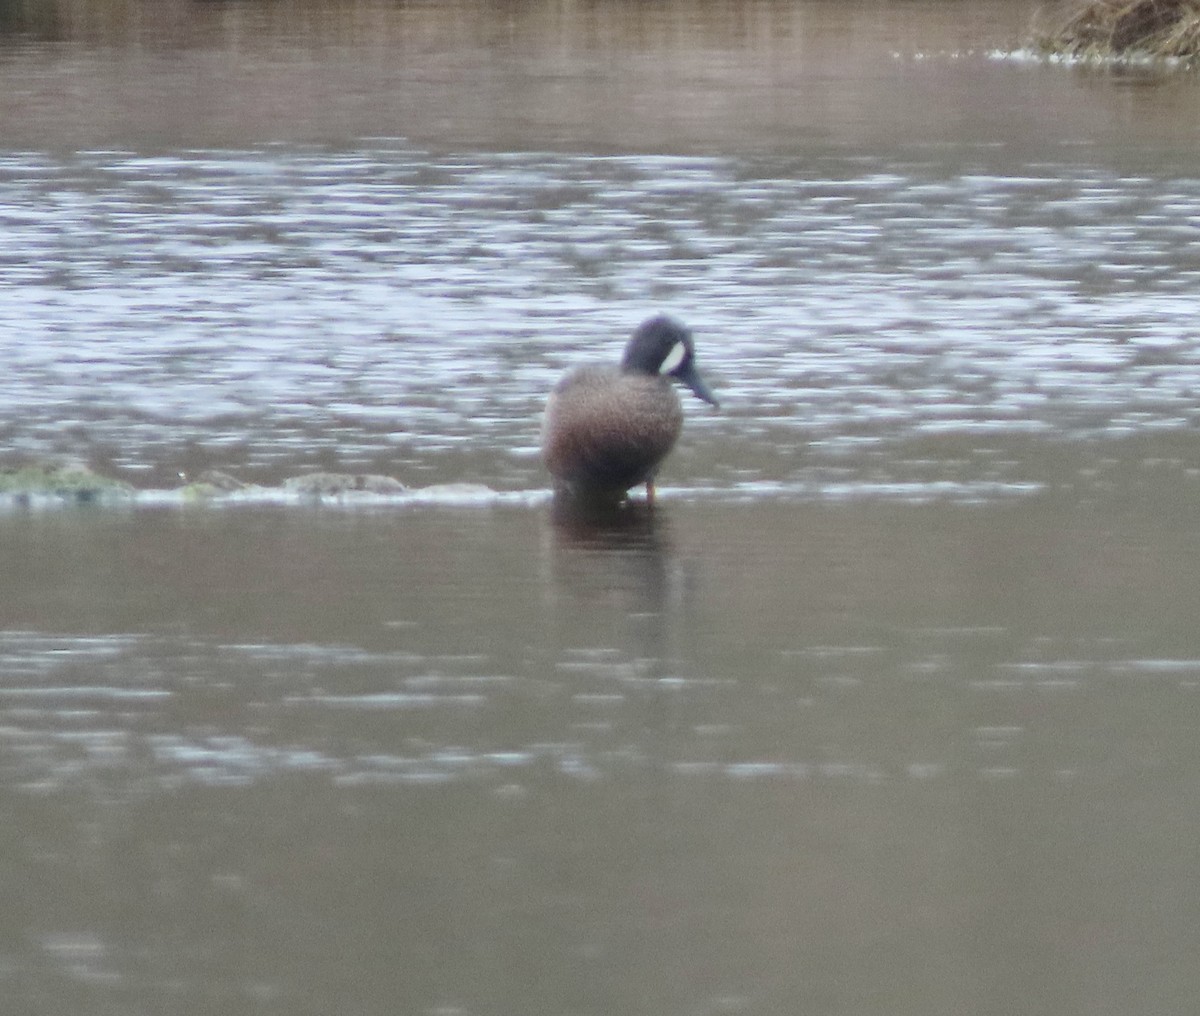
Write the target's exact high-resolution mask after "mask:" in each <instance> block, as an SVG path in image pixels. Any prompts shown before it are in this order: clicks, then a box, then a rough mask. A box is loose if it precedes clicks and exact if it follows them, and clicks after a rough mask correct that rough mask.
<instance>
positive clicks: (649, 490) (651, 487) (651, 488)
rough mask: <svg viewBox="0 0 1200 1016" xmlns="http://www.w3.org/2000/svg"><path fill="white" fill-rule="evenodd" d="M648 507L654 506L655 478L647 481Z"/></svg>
mask: <svg viewBox="0 0 1200 1016" xmlns="http://www.w3.org/2000/svg"><path fill="white" fill-rule="evenodd" d="M646 507H648V508H653V507H654V481H653V480H647V481H646Z"/></svg>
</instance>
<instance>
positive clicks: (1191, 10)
mask: <svg viewBox="0 0 1200 1016" xmlns="http://www.w3.org/2000/svg"><path fill="white" fill-rule="evenodd" d="M1034 40H1035V43H1036V45H1037V48H1038V49H1039V50H1040V51H1041V52H1042V53H1043V54H1045V55H1048V56H1056V57H1064V58H1068V59H1072V60H1078V61H1081V62H1086V63H1117V64H1119V63H1126V62H1130V61H1139V62H1144V61H1161V62H1163V63H1167V64H1177V65H1178V64H1182V65H1185V66H1189V67H1191V66H1195V65H1196V63H1197V60H1198V59H1200V0H1088V2H1084V3H1076V4H1073V5H1070V6H1068V7H1066V8H1062V7H1060V8H1057V9H1056V13H1054V14H1043V15H1041V17H1040V18H1039V25H1038V26H1037V27H1036V28H1035V30H1034Z"/></svg>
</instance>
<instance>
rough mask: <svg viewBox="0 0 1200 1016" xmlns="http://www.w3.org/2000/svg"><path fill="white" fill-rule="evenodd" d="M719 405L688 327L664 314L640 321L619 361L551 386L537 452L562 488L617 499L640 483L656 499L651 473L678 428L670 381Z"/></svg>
mask: <svg viewBox="0 0 1200 1016" xmlns="http://www.w3.org/2000/svg"><path fill="white" fill-rule="evenodd" d="M675 382H678V383H679V384H681V385H683V386H684V387H686V388H688V389H690V390H691V391H692V392H693V393H694V394H695V395H696V397H697V398H699V399H701V400H702V401H704V402H707V403H709V404H710V405H712V406H717V405H718V403H717V400H716V397H715V396H714V395H713V393H712V392H711V391H710V390H709V388H708V385H707V384H705V382H704V379H703V378H702V377H701V376H700V373H699V371H697V370H696V363H695V350H694V348H693V346H692V334H691V332H690V331H688V329H687V328H686V327H684V326H683V325H682V324H680V323H679V322H678V321H676V320H675V319H674V318H671V317H668V316H667V315H665V314H659V315H657V316H656V317H652V318H649V319H648V320H646V321H643V322H642V323H641V324H640V325H639V326H638V327H637V329H636V330H635V331H634V333H633V335H632V337H631V338H630V339H629V342H628V343H627V344H626V346H625V352H624V354H623V355H622V357H621V365H620V367H580V368H579V369H578V370H573V371H571V373H570V374H568V375H567V376H566V377H565V378H563V379H562V380H561V381H560V382H559V383H558V384H557V385H555V387H554V390H553V391H552V392H551V393H550V400H549V402H547V404H546V416H545V419H544V421H543V424H542V459H543V460H544V461H545V463H546V468H547V469H548V470H550V474H551V476H553V477H554V486H555V489H556V490H557V491H558V492H559V493H565V494H570V495H574V496H576V497H579V498H582V499H584V500H588V501H594V500H601V501H619V500H620V499H621V498H623V497H624V496H625V493H626V491H628V490H629V489H630V488H631V487H636V486H638V485H639V484H642V483H644V484H645V485H646V500H647V501H648V502H651V503H652V502H653V501H654V474H655V473H656V472H657V471H658V467H659V465H660V464H661V463H662V460H663V459H664V458H666V457H667V453H668V452H670V450H671V449H672V448H673V447H674V446H675V441H676V439H677V438H678V437H679V432H680V430H681V429H682V428H683V407H682V406H681V405H680V404H679V396H678V395H676V394H675V388H674V383H675Z"/></svg>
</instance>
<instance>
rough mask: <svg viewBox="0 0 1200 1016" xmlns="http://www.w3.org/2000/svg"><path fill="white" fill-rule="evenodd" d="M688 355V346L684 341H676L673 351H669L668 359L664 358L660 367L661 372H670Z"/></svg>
mask: <svg viewBox="0 0 1200 1016" xmlns="http://www.w3.org/2000/svg"><path fill="white" fill-rule="evenodd" d="M686 356H687V346H685V345H684V344H683V343H682V342H676V343H675V345H673V346H672V347H671V351H670V352H669V353H667V356H666V359H664V360H663V362H662V366H661V367H659V368H658V372H659V373H660V374H670V373H671V371H673V370H674V369H675V368H676V367H678V366H679V365H680V364H681V363H683V361H684V358H685V357H686Z"/></svg>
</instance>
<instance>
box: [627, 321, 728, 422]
mask: <svg viewBox="0 0 1200 1016" xmlns="http://www.w3.org/2000/svg"><path fill="white" fill-rule="evenodd" d="M621 369H622V370H626V371H630V372H632V373H635V374H650V375H654V376H659V375H661V376H664V377H673V378H675V379H676V380H678V381H681V382H683V384H685V385H687V386H688V388H690V389H691V390H692V391H693V392H695V393H696V396H697V397H698V398H701V399H703V400H704V401H705V402H707V403H709V404H710V405H713V406H717V405H719V403H718V402H717V400H716V398H715V397H714V396H713V393H712V392H711V391H710V390H709V387H708V385H706V384H705V383H704V379H703V378H702V377H701V376H700V373H699V372H698V371H697V370H696V352H695V349H694V348H693V347H692V333H691V332H689V331H688V330H687V329H686V328H685V327H684V326H683V325H681V324H680V323H679V322H678V321H676V320H675V319H674V318H671V317H668V316H667V315H666V314H660V315H658V317H652V318H650V320H648V321H643V322H642V323H641V324H640V325H639V326H638V329H637V331H636V332H634V333H633V338H631V339H630V340H629V345H627V346H626V347H625V355H624V356H623V357H622V358H621Z"/></svg>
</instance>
